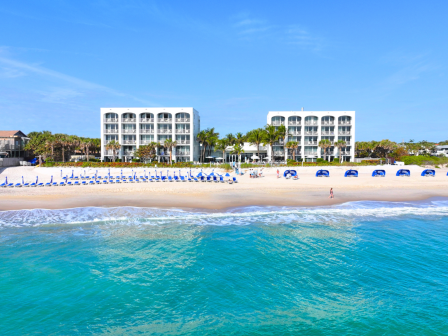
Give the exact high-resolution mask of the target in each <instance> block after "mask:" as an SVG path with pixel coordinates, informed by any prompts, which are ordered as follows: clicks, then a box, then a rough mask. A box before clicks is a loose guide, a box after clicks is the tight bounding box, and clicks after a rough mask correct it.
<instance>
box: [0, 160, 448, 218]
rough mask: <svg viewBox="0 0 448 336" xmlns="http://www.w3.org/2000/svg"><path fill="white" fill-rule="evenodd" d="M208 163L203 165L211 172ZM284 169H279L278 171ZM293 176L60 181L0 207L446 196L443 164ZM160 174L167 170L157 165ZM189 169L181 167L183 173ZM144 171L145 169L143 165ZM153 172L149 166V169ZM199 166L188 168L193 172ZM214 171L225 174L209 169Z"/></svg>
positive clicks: (14, 174) (51, 171)
mask: <svg viewBox="0 0 448 336" xmlns="http://www.w3.org/2000/svg"><path fill="white" fill-rule="evenodd" d="M400 168H406V169H409V170H410V171H411V176H410V177H397V176H395V173H396V171H397V170H398V169H400ZM212 169H213V168H210V169H203V172H204V173H207V174H209V173H211V172H212ZM286 169H288V168H285V167H282V168H279V170H280V173H281V176H283V172H284V171H285V170H286ZM295 169H296V170H297V172H298V175H299V179H298V180H291V179H285V178H283V177H281V178H279V179H277V177H276V172H277V168H265V169H263V177H261V178H256V179H253V178H250V177H249V174H248V170H246V169H244V170H243V171H245V172H246V173H245V174H244V175H242V176H236V175H234V174H231V176H236V177H237V179H238V183H234V184H227V183H214V182H207V183H203V182H149V183H146V182H145V183H121V184H104V185H93V186H70V187H69V186H63V187H40V188H39V187H38V188H26V187H22V188H1V189H0V210H1V211H5V210H22V209H66V208H77V207H116V206H135V207H162V208H185V209H186V208H188V209H204V210H208V211H213V210H223V209H228V208H235V207H247V206H322V205H333V204H340V203H345V202H350V201H392V202H397V201H418V200H424V199H428V198H431V197H448V176H447V169H446V168H442V169H436V176H435V177H422V176H420V174H421V172H422V171H423V170H424V168H422V167H419V166H406V167H397V166H377V167H374V166H364V167H356V169H357V170H358V171H359V177H352V178H348V177H344V172H345V171H346V170H347V169H348V167H303V168H302V167H297V168H295ZM318 169H328V170H329V172H330V177H328V178H325V177H321V178H318V177H316V176H315V173H316V171H317V170H318ZM374 169H384V170H385V171H386V177H384V178H383V177H375V178H374V177H372V171H373V170H374ZM96 170H97V169H92V168H90V169H83V168H77V169H75V175H78V176H80V175H81V174H84V171H85V172H86V174H87V175H90V176H92V175H94V174H95V172H96ZM143 171H144V169H137V170H136V172H137V176H140V175H143ZM161 171H162V173H163V175H166V172H167V169H162V170H160V169H158V173H159V174H160V172H161ZM169 171H170V175H171V176H173V173H174V172H176V174H178V173H179V169H169ZM189 171H190V169H183V170H181V174H182V175H187V172H189ZM120 172H121V169H111V175H113V176H117V175H120ZM146 172H148V170H147V169H146ZM149 172H150V174H151V175H154V173H155V169H149ZM199 172H200V169H192V174H193V175H194V176H195V175H197V174H198V173H199ZM215 172H217V173H219V174H223V173H225V172H224V171H221V170H218V169H217V170H215ZM71 173H72V169H71V168H64V169H62V175H63V176H65V175H69V176H70V175H71ZM107 173H108V169H99V170H98V175H102V176H105V175H107ZM123 175H125V176H129V175H131V169H124V170H123ZM6 176H7V177H8V182H10V183H11V182H13V183H18V182H21V181H22V176H23V178H24V180H25V182H35V180H36V176H39V182H44V183H46V182H49V181H50V179H51V176H53V177H54V181H56V182H60V181H62V178H61V177H60V176H61V169H60V168H35V167H12V168H4V169H2V170H1V173H0V181H1V182H2V183H3V182H4V180H5V177H6ZM330 188H333V189H334V194H335V198H334V199H330V198H329V197H328V196H329V190H330Z"/></svg>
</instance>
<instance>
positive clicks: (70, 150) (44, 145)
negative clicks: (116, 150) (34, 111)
mask: <svg viewBox="0 0 448 336" xmlns="http://www.w3.org/2000/svg"><path fill="white" fill-rule="evenodd" d="M28 138H29V139H30V140H29V141H28V143H27V144H26V145H25V147H24V149H25V150H27V151H31V152H32V153H33V154H34V155H35V156H42V158H43V159H44V160H48V159H51V160H53V161H57V160H58V159H60V160H62V162H65V161H66V160H67V158H68V160H70V156H71V155H74V154H81V155H85V156H86V158H87V160H89V154H90V153H91V154H95V155H98V154H99V153H101V140H100V139H99V138H84V137H79V136H76V135H68V134H63V133H56V134H52V133H51V132H50V131H42V132H30V133H28Z"/></svg>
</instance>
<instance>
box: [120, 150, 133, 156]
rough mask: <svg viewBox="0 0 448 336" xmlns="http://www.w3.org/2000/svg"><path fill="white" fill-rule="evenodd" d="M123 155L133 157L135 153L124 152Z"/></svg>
mask: <svg viewBox="0 0 448 336" xmlns="http://www.w3.org/2000/svg"><path fill="white" fill-rule="evenodd" d="M123 155H131V156H133V155H134V151H128V150H127V151H123Z"/></svg>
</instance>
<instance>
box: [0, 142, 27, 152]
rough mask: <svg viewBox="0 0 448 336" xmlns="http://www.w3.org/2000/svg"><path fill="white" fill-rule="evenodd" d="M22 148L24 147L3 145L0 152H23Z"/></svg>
mask: <svg viewBox="0 0 448 336" xmlns="http://www.w3.org/2000/svg"><path fill="white" fill-rule="evenodd" d="M23 147H24V146H22V145H17V146H16V145H10V144H5V145H3V146H1V147H0V151H6V150H7V151H20V150H23Z"/></svg>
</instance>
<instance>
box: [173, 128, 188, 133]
mask: <svg viewBox="0 0 448 336" xmlns="http://www.w3.org/2000/svg"><path fill="white" fill-rule="evenodd" d="M176 133H177V134H190V129H186V128H185V129H178V128H177V129H176Z"/></svg>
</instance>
